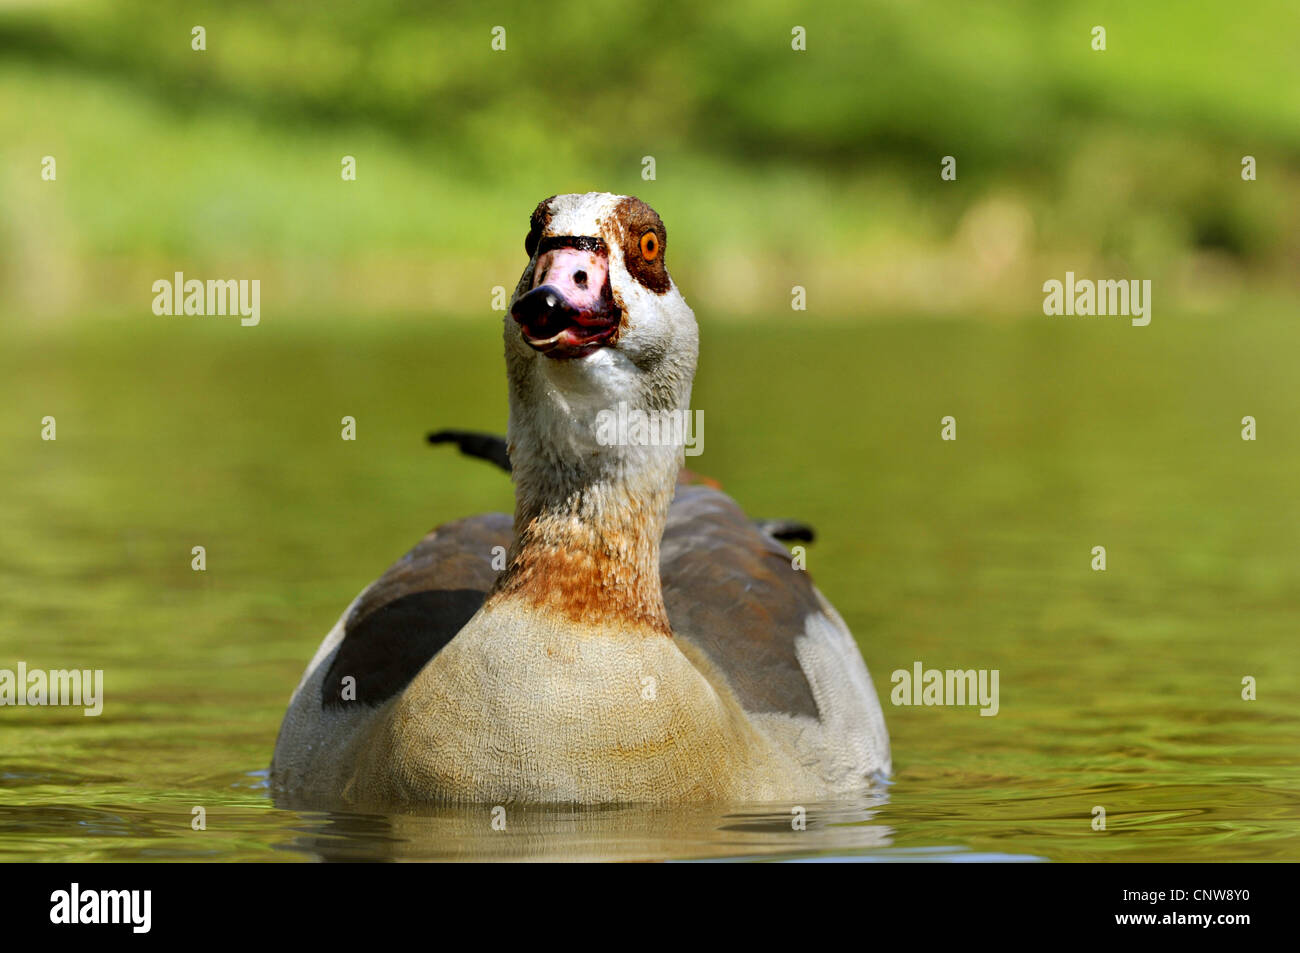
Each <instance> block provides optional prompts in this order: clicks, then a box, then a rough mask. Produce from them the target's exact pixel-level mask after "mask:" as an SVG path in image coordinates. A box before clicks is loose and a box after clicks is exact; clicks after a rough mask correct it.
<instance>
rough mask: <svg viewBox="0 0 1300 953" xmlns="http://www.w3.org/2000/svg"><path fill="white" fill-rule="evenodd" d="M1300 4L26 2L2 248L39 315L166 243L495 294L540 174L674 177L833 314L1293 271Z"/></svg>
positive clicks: (727, 254) (705, 270)
mask: <svg viewBox="0 0 1300 953" xmlns="http://www.w3.org/2000/svg"><path fill="white" fill-rule="evenodd" d="M195 24H201V25H203V26H204V27H205V29H206V30H207V49H206V51H204V52H195V51H193V50H191V48H190V29H191V27H192V26H193V25H195ZM796 24H798V25H801V26H803V27H805V28H806V29H807V36H808V41H807V45H808V48H807V51H806V52H801V53H796V52H793V51H792V50H791V45H790V36H791V28H792V27H793V26H794V25H796ZM1094 24H1101V25H1104V26H1105V27H1106V29H1107V31H1108V37H1107V39H1108V44H1107V45H1108V49H1107V50H1106V51H1105V52H1104V53H1098V52H1094V51H1093V50H1092V49H1091V46H1090V30H1091V28H1092V26H1093V25H1094ZM497 25H502V26H504V27H505V28H506V31H507V34H506V36H507V49H506V51H505V52H494V51H492V50H491V48H490V39H491V35H490V31H491V30H492V28H493V27H494V26H497ZM1298 28H1300V7H1297V6H1296V5H1295V4H1294V3H1292V2H1287V0H1262V2H1260V3H1256V4H1253V5H1251V7H1250V9H1249V10H1248V11H1247V10H1244V9H1243V8H1241V7H1240V6H1239V5H1236V4H1230V3H1227V2H1222V0H1214V2H1207V3H1199V4H1194V5H1188V4H1182V3H1178V2H1174V0H1162V2H1152V3H1146V4H1142V5H1139V6H1135V5H1132V4H1124V3H1118V2H1101V3H1096V2H1093V3H1082V2H1075V0H1068V2H1062V3H1054V4H1051V5H1045V4H1042V3H1038V2H1034V0H1018V2H1003V3H997V4H991V3H984V2H979V3H971V2H968V0H936V2H931V3H915V2H903V0H878V2H871V3H864V4H852V5H850V4H836V5H825V6H822V7H819V8H817V9H810V8H808V7H806V6H804V5H800V4H795V3H790V2H782V0H760V2H757V3H745V4H737V3H713V4H700V3H694V2H682V0H662V2H658V3H655V4H608V5H599V4H592V3H590V2H573V0H554V2H550V3H546V4H522V3H513V4H498V5H495V6H493V7H492V8H491V9H490V10H489V9H484V8H483V7H482V5H481V4H477V3H469V2H449V3H448V2H445V3H440V4H438V5H437V6H436V8H431V7H430V6H429V5H426V4H417V3H406V2H397V0H377V2H368V3H365V4H356V5H353V4H342V3H327V4H319V5H313V6H311V7H304V6H303V5H301V4H298V3H288V2H251V0H236V2H222V3H198V4H159V3H156V2H144V0H118V2H111V3H110V2H81V3H78V2H56V3H22V2H19V3H9V4H8V5H5V6H3V7H0V159H2V160H3V163H4V171H3V176H4V178H3V179H0V213H2V214H3V221H4V223H5V224H4V225H3V226H0V253H2V254H3V256H4V259H5V260H6V262H7V263H8V264H9V267H8V269H7V270H6V272H5V277H6V278H7V279H8V281H9V283H10V284H11V285H15V284H16V285H24V284H26V285H27V287H25V288H20V289H19V292H20V293H18V294H17V298H18V299H19V301H21V302H22V303H23V304H24V305H25V306H26V307H28V308H36V309H37V310H41V311H46V312H51V311H60V310H61V309H63V310H66V308H67V307H71V306H73V305H74V304H75V305H83V304H84V303H85V299H86V298H88V297H89V298H93V299H94V300H93V302H92V304H93V303H101V304H103V305H115V304H118V303H119V299H120V298H121V299H122V300H124V298H125V296H127V294H128V287H122V288H120V289H119V288H117V287H116V286H115V282H117V281H123V275H124V274H125V273H127V272H125V271H124V268H125V266H126V265H127V264H128V263H130V262H137V263H139V265H140V270H141V273H143V274H154V273H160V274H161V273H167V271H168V269H169V268H170V265H171V263H172V262H173V260H174V259H176V258H177V257H188V258H189V259H191V260H194V259H197V260H194V261H193V266H192V267H193V269H195V270H197V269H200V268H203V267H206V268H208V269H209V270H212V269H214V268H217V267H220V266H223V265H225V266H227V267H229V266H228V265H227V263H229V262H231V261H232V260H233V261H237V262H239V263H240V265H241V266H245V267H246V264H247V262H249V261H250V260H251V261H256V262H258V263H259V265H260V264H270V265H276V266H278V267H280V268H281V269H282V272H281V276H282V279H283V280H282V284H283V285H284V288H285V293H284V298H286V299H288V300H290V301H292V300H299V301H300V302H302V303H309V302H311V301H312V299H313V294H314V292H315V291H318V290H319V289H321V288H326V289H328V295H327V300H337V299H338V296H339V295H340V294H348V293H351V294H352V295H354V296H355V297H356V298H357V300H362V299H366V300H371V299H373V298H374V297H376V296H377V297H378V298H379V300H380V301H381V302H382V303H383V304H385V305H390V306H392V307H396V308H406V307H418V306H420V304H421V302H424V301H427V299H428V297H429V296H430V295H431V294H439V293H441V294H442V295H443V296H444V297H445V299H446V300H445V302H444V303H445V304H446V305H449V306H451V308H452V310H471V309H472V310H478V309H481V308H482V307H483V301H484V300H486V293H485V290H484V289H485V282H486V283H487V286H490V285H491V284H498V283H500V284H506V285H509V284H511V283H512V282H513V277H514V275H515V274H517V270H518V268H519V267H520V265H521V261H520V258H521V255H520V252H519V248H518V246H519V244H520V241H521V238H522V234H523V229H524V225H525V223H526V220H527V216H528V213H529V212H530V211H531V208H532V205H533V204H534V203H535V202H536V201H537V200H538V199H540V198H542V197H544V196H546V195H549V194H552V193H554V192H557V191H575V190H587V189H606V190H611V191H620V192H632V193H636V194H640V195H641V196H642V197H643V198H646V199H647V201H650V202H651V204H653V205H655V206H656V207H658V208H659V210H660V212H661V213H662V214H663V215H664V217H665V219H666V220H667V221H668V223H669V227H670V231H671V232H672V236H673V239H674V241H673V251H675V252H677V254H678V256H679V257H677V258H676V259H674V260H672V261H670V264H671V266H672V267H673V268H674V271H675V273H677V275H678V278H679V282H680V281H681V280H682V277H683V275H685V276H687V277H689V278H690V279H691V280H692V281H693V283H694V284H695V285H696V286H697V288H696V293H697V295H698V296H699V297H701V298H703V299H704V300H705V301H706V302H708V304H709V305H710V306H712V307H716V308H719V309H723V310H741V311H744V310H764V309H770V308H771V307H774V306H779V304H780V301H781V298H782V297H783V296H786V295H788V289H789V287H790V285H791V284H794V283H801V284H804V285H807V286H809V287H810V288H813V289H817V290H819V291H821V292H822V293H821V294H820V295H814V299H813V300H814V307H822V308H825V309H827V310H828V311H832V312H833V311H840V312H845V313H854V314H860V313H862V312H863V311H864V310H866V311H870V310H873V309H877V308H878V309H880V310H886V311H891V312H896V311H898V310H900V309H902V310H907V309H908V308H915V309H919V310H935V311H941V312H951V311H954V310H961V309H964V308H967V307H972V306H973V307H976V308H978V309H985V310H994V311H996V310H1008V309H1009V310H1013V311H1014V310H1021V309H1024V308H1035V307H1036V304H1037V301H1038V292H1037V289H1038V287H1039V285H1041V282H1042V280H1043V278H1044V277H1045V274H1044V272H1046V273H1047V274H1057V273H1059V272H1061V271H1063V270H1065V268H1067V267H1073V268H1074V269H1075V270H1076V271H1083V270H1085V269H1086V268H1088V267H1107V268H1109V269H1110V272H1111V273H1115V274H1120V273H1124V274H1142V275H1144V276H1155V277H1158V278H1169V279H1172V283H1173V284H1178V285H1180V286H1181V285H1182V284H1184V283H1186V282H1187V281H1188V280H1189V276H1190V279H1191V282H1192V283H1191V284H1190V286H1188V287H1185V288H1184V287H1180V289H1179V290H1180V292H1181V293H1180V294H1179V295H1178V296H1179V297H1185V298H1195V297H1196V296H1197V295H1199V294H1201V293H1202V292H1204V290H1205V289H1204V288H1202V287H1201V284H1199V282H1204V281H1209V282H1211V283H1212V284H1213V283H1216V282H1217V283H1218V284H1216V285H1215V287H1216V289H1218V290H1220V291H1221V290H1223V288H1222V287H1220V286H1221V285H1223V284H1224V282H1226V283H1227V291H1229V292H1232V291H1240V290H1241V288H1242V286H1243V285H1244V284H1245V283H1248V282H1253V283H1256V284H1262V285H1264V286H1268V287H1273V288H1275V287H1278V286H1281V287H1282V288H1284V289H1285V290H1286V291H1287V292H1288V293H1289V292H1291V291H1293V290H1294V288H1293V287H1291V285H1290V284H1288V283H1293V282H1294V277H1293V276H1292V275H1291V271H1292V269H1291V267H1290V266H1291V264H1292V263H1293V262H1294V261H1295V259H1296V257H1297V255H1298V254H1300V236H1298V235H1297V232H1296V230H1295V229H1294V228H1293V227H1292V223H1293V222H1295V221H1296V220H1297V218H1300V96H1297V94H1296V90H1297V89H1300V58H1298V57H1296V56H1295V55H1294V37H1295V36H1296V35H1297V31H1298ZM45 154H53V155H55V156H56V157H57V158H58V160H59V162H60V179H59V187H58V190H57V194H51V193H53V192H54V190H52V189H50V188H48V187H47V188H45V189H44V191H42V188H43V183H41V182H40V181H39V179H38V177H37V175H36V174H35V172H36V170H37V169H38V168H39V160H40V157H41V156H42V155H45ZM344 154H351V155H356V156H357V159H358V181H357V182H355V183H351V184H350V185H348V186H347V187H346V188H344V187H342V186H341V183H340V179H339V175H338V169H339V159H340V157H341V156H342V155H344ZM1245 154H1251V155H1255V156H1256V157H1257V159H1258V162H1259V176H1260V178H1259V181H1257V182H1253V183H1243V182H1242V180H1241V177H1240V162H1241V157H1242V156H1243V155H1245ZM645 155H653V156H654V157H655V158H656V161H657V166H658V168H657V172H658V178H657V180H656V181H653V182H647V181H643V180H642V179H641V175H640V173H641V158H642V156H645ZM944 155H954V156H956V157H957V161H958V181H957V182H941V181H940V179H939V174H938V173H939V161H940V158H941V157H942V156H944ZM50 256H52V257H53V258H55V259H56V261H54V262H53V263H51V262H50V261H47V260H46V258H48V257H50ZM435 260H436V262H437V266H436V267H438V268H440V269H442V270H443V272H444V277H445V276H446V275H450V276H451V277H445V280H442V281H440V283H439V284H437V285H436V286H434V285H432V284H431V283H430V282H427V281H425V280H424V279H423V278H422V277H421V276H422V275H423V274H425V270H427V269H428V268H430V267H431V262H433V261H435ZM340 262H344V263H354V262H360V263H361V265H362V267H361V270H360V271H359V272H358V273H356V274H352V275H350V276H349V277H348V279H347V280H346V281H343V280H341V279H338V276H337V275H334V272H335V271H336V269H337V267H338V265H339V263H340ZM130 274H131V277H130V280H129V282H126V281H123V283H124V285H127V286H129V287H130V288H133V287H135V286H136V284H137V283H138V279H137V278H136V276H135V274H134V272H130ZM32 276H41V277H40V278H39V282H37V279H36V278H34V277H32ZM53 283H59V284H61V285H62V287H63V288H64V289H65V298H63V299H61V298H60V297H59V296H58V295H54V297H53V298H50V297H49V291H48V286H49V285H50V284H53ZM86 286H90V287H93V288H95V289H97V292H96V295H95V296H92V295H90V294H89V292H88V291H87V290H86ZM864 292H865V293H864ZM136 296H137V297H138V295H136ZM105 299H106V300H105Z"/></svg>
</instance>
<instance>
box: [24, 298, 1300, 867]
mask: <svg viewBox="0 0 1300 953" xmlns="http://www.w3.org/2000/svg"><path fill="white" fill-rule="evenodd" d="M700 317H701V323H702V326H703V330H702V349H701V367H700V373H699V376H698V378H697V386H696V389H695V394H694V399H693V401H692V406H693V408H697V409H699V410H700V411H701V412H702V413H703V415H704V418H705V419H706V421H707V426H706V427H705V429H704V437H705V440H704V443H703V447H702V449H703V452H702V453H701V454H700V455H699V456H697V457H693V458H692V459H691V461H690V466H691V468H692V469H693V470H696V471H698V472H700V473H703V474H706V475H708V476H710V477H713V478H715V479H717V480H719V481H720V482H721V484H722V486H723V487H724V489H726V490H727V491H728V492H729V493H730V494H731V495H732V496H734V497H735V498H736V499H737V500H738V501H739V502H740V503H741V505H742V506H744V507H745V508H746V509H747V511H748V512H750V513H751V514H752V515H754V516H763V517H790V518H797V519H800V520H804V521H806V522H808V523H811V524H812V525H814V526H815V527H816V528H817V530H818V539H817V541H816V542H815V543H813V544H811V546H810V547H809V548H808V552H807V566H808V569H809V571H810V572H811V574H812V576H813V578H814V579H815V580H816V582H817V583H818V585H819V586H820V587H821V589H822V590H823V592H825V594H826V595H827V596H828V598H830V600H831V601H832V602H833V603H835V604H836V606H837V608H838V609H839V610H840V612H841V614H842V615H843V616H844V617H845V619H846V620H847V622H848V623H849V625H850V627H851V628H852V629H853V631H854V633H855V635H856V637H857V639H858V641H859V643H860V645H861V647H862V650H863V655H864V657H865V659H866V661H867V664H868V666H869V668H870V669H871V673H872V676H873V679H874V681H875V684H876V689H877V692H878V693H879V695H880V697H881V701H882V703H883V705H884V707H885V716H886V720H887V722H888V725H889V729H890V734H891V739H892V745H893V758H894V769H895V770H894V775H893V777H892V778H891V779H890V781H889V783H888V784H885V785H882V786H881V787H880V788H879V789H877V790H875V791H872V792H869V793H867V794H865V795H864V796H863V797H862V798H861V799H860V800H855V801H851V802H842V803H834V804H807V805H787V804H775V805H772V804H763V805H707V806H685V807H665V808H654V809H648V808H644V807H635V806H620V807H610V808H601V809H591V810H576V809H570V808H546V807H541V806H534V807H522V806H520V807H516V806H511V807H509V808H508V809H507V812H506V816H505V818H504V819H503V823H502V824H496V825H494V823H493V821H494V818H493V816H492V815H491V812H490V808H489V807H487V806H484V807H481V808H472V809H465V808H440V807H433V808H425V809H418V810H412V811H410V812H408V813H401V814H387V815H385V814H365V813H357V812H345V813H331V812H324V811H318V810H309V809H306V808H302V807H297V806H295V805H282V804H281V805H277V804H276V803H275V801H274V800H273V799H272V798H271V796H270V793H269V790H268V787H267V783H266V768H267V765H268V763H269V761H270V755H271V750H272V746H273V744H274V741H275V736H276V730H277V728H278V726H279V721H280V718H281V717H282V715H283V713H284V709H285V706H286V704H287V702H288V699H289V696H290V694H291V692H292V691H293V688H294V686H295V685H296V684H297V681H298V678H299V677H300V675H301V674H302V671H303V668H304V667H305V666H306V664H307V662H308V660H309V659H310V658H311V656H312V654H313V652H314V651H315V648H316V646H317V644H318V643H319V642H320V640H321V638H322V637H323V636H324V634H325V632H326V631H327V630H328V629H329V628H330V626H331V625H332V624H333V623H334V621H335V619H336V618H337V617H338V615H339V614H340V613H341V612H342V611H343V609H344V608H345V607H346V606H347V605H348V603H349V602H350V600H351V599H352V598H353V596H354V595H356V593H357V592H358V591H360V589H361V588H362V587H363V586H364V585H365V584H366V583H368V582H369V581H370V580H372V579H373V578H375V577H376V576H378V575H379V573H380V572H382V571H383V569H384V568H386V567H387V566H388V565H389V564H390V563H391V562H392V561H393V560H394V559H396V558H397V557H398V556H399V555H401V554H402V553H403V552H405V550H406V549H407V548H409V546H410V545H412V544H413V543H414V542H415V540H417V539H418V538H419V537H420V536H421V535H422V534H423V533H424V532H425V531H427V530H428V529H429V528H431V527H432V526H434V525H436V524H438V523H440V522H443V521H446V520H450V519H454V518H457V517H459V516H463V515H466V514H469V513H473V512H481V511H486V510H509V509H510V507H511V488H510V483H509V480H508V478H507V477H506V476H505V475H504V474H501V473H499V472H497V471H495V470H493V469H492V468H491V467H489V466H488V465H487V464H484V463H481V462H478V461H474V460H469V459H466V458H463V457H460V456H458V455H457V454H456V453H455V452H454V451H453V450H451V449H449V448H446V447H438V448H433V447H429V446H427V445H426V444H425V443H424V441H423V438H424V434H425V433H426V432H427V431H429V430H432V429H436V428H439V427H447V426H453V427H464V428H471V429H481V430H488V431H495V432H502V431H503V430H504V425H505V416H506V409H505V385H504V377H503V368H502V358H501V342H500V324H499V322H500V316H499V315H492V314H485V315H483V316H480V317H476V318H463V317H436V316H432V315H430V316H428V317H426V318H420V319H416V318H411V317H394V318H388V319H382V320H381V319H379V318H374V317H369V318H366V319H364V320H362V319H355V320H343V319H341V318H321V317H318V316H314V315H297V316H283V315H278V314H275V313H274V310H273V306H272V304H271V302H270V301H269V299H268V301H267V302H266V303H265V306H264V308H263V317H262V321H261V322H260V324H259V325H257V326H255V327H240V326H239V324H238V322H232V321H229V320H222V319H206V318H200V317H157V316H154V315H152V314H150V313H148V312H147V310H146V311H145V312H144V313H143V314H141V315H139V316H131V317H124V318H120V319H112V320H109V319H104V320H98V321H94V322H91V321H89V320H86V321H84V322H81V323H76V324H68V325H53V326H49V327H35V326H32V325H14V324H9V325H8V326H7V327H6V328H5V329H4V330H0V372H2V378H0V393H3V397H4V400H3V406H4V414H3V416H2V417H0V445H2V448H3V453H2V454H0V486H3V488H4V492H3V494H0V668H6V669H14V668H15V667H16V666H17V665H18V663H20V662H22V663H24V664H25V665H26V666H27V667H28V668H29V669H36V668H41V669H68V668H78V669H91V670H102V671H103V673H104V674H103V679H104V681H103V699H102V702H103V711H102V714H100V715H99V716H97V717H88V716H86V715H84V714H83V713H82V710H81V709H79V708H54V707H46V708H30V707H24V708H17V707H3V708H0V860H241V861H250V860H251V861H258V860H265V861H285V860H313V859H320V858H349V859H379V858H400V859H424V858H429V859H432V858H448V859H453V858H454V859H505V858H509V859H598V858H613V859H683V860H685V859H693V858H746V857H752V858H773V857H786V858H820V859H828V858H833V859H855V860H874V861H899V860H951V861H962V860H986V859H994V860H1017V861H1097V860H1134V861H1139V860H1140V861H1163V860H1268V859H1283V858H1286V857H1288V856H1289V857H1291V858H1294V856H1295V853H1296V846H1297V837H1298V836H1300V764H1298V762H1297V753H1298V751H1300V748H1298V742H1300V719H1298V718H1297V713H1298V712H1300V652H1297V650H1296V645H1297V636H1298V635H1300V558H1298V557H1300V545H1298V542H1300V495H1298V494H1297V493H1296V487H1297V482H1296V481H1297V477H1296V475H1297V473H1300V413H1298V411H1300V400H1298V399H1297V392H1296V388H1295V377H1294V371H1295V357H1294V356H1295V354H1296V353H1297V346H1300V330H1298V329H1297V327H1296V325H1295V323H1294V320H1293V317H1292V316H1290V315H1288V314H1287V313H1286V312H1285V310H1284V309H1282V308H1274V309H1271V310H1270V308H1268V307H1266V306H1261V307H1260V308H1259V309H1258V310H1257V311H1256V312H1253V313H1250V314H1224V315H1206V316H1197V317H1187V318H1182V317H1176V316H1172V315H1171V316H1168V317H1165V318H1163V320H1162V319H1161V318H1160V317H1159V316H1158V317H1157V319H1156V320H1155V321H1153V322H1152V323H1151V324H1150V325H1149V326H1147V327H1143V328H1135V327H1132V326H1130V325H1129V323H1128V322H1127V321H1124V322H1120V321H1116V320H1110V319H1087V318H1066V317H1052V318H1049V317H1045V316H1041V315H1040V316H1034V317H1031V318H1027V319H1025V320H1022V321H1000V322H990V321H976V320H973V319H970V318H967V317H964V316H956V317H954V318H953V319H951V320H937V319H902V318H900V319H899V320H896V321H873V322H864V323H861V324H854V323H847V322H846V323H842V324H816V323H813V322H812V321H811V320H809V319H806V318H805V317H803V316H802V315H801V316H800V317H799V318H798V321H799V322H800V324H799V326H798V327H793V326H791V320H790V319H789V318H784V319H781V320H779V321H778V320H766V321H765V320H755V321H748V322H742V321H739V320H726V321H710V320H709V317H708V316H707V315H701V316H700ZM1247 415H1250V416H1253V417H1254V418H1255V419H1256V421H1257V427H1258V437H1257V439H1256V440H1254V441H1247V440H1243V439H1242V437H1241V430H1242V418H1243V417H1245V416H1247ZM345 416H351V417H353V418H355V422H356V424H355V425H356V436H357V439H356V440H355V441H344V440H341V439H340V431H341V427H342V424H341V421H342V418H343V417H345ZM949 416H950V417H952V418H953V423H954V426H955V434H956V439H955V440H942V439H941V436H940V432H941V420H942V419H943V418H945V417H949ZM46 417H53V418H54V419H55V421H56V423H57V439H55V440H52V441H50V440H42V439H41V431H42V426H43V425H42V421H43V419H44V418H46ZM196 546H202V547H203V552H204V558H205V561H206V568H205V569H204V570H203V571H201V572H200V571H195V570H194V569H193V568H192V561H193V560H194V556H193V550H194V547H196ZM1096 547H1104V549H1105V559H1106V565H1105V569H1104V570H1101V569H1094V568H1093V567H1094V566H1095V565H1096V564H1097V563H1096ZM918 663H919V664H920V665H921V666H922V667H923V668H924V669H931V668H933V669H939V670H948V669H959V670H969V669H975V670H981V671H986V672H992V671H996V672H997V673H998V674H999V679H998V686H999V696H1000V697H999V703H998V707H997V713H996V715H993V716H991V717H989V716H983V715H981V713H980V709H979V707H976V706H969V705H968V706H964V707H955V706H950V707H945V706H927V705H906V706H904V705H896V704H893V703H892V702H891V692H892V691H893V689H894V682H893V680H892V675H893V673H895V672H907V673H911V672H912V671H913V670H914V667H915V666H916V665H917V664H918ZM1243 680H1245V681H1243ZM1248 684H1249V685H1253V686H1254V688H1253V692H1254V695H1255V697H1254V699H1253V700H1249V699H1247V698H1243V692H1244V691H1246V688H1245V686H1246V685H1248ZM1246 693H1247V694H1249V692H1246ZM197 808H202V812H201V813H202V815H203V818H204V822H205V825H206V829H205V830H200V831H196V830H194V829H193V827H192V824H193V822H194V818H195V817H196V809H197ZM1098 808H1100V809H1101V810H1102V811H1104V821H1105V828H1104V829H1097V827H1098V826H1099V818H1100V817H1101V815H1100V814H1099V813H1098V810H1097V809H1098ZM800 810H802V814H801V813H800ZM501 827H504V829H499V828H501Z"/></svg>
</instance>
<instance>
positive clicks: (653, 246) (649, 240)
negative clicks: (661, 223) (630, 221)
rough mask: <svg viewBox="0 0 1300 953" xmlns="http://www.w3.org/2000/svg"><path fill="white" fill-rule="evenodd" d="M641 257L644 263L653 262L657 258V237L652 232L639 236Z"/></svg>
mask: <svg viewBox="0 0 1300 953" xmlns="http://www.w3.org/2000/svg"><path fill="white" fill-rule="evenodd" d="M641 257H642V258H644V259H645V260H646V261H654V260H655V259H656V258H658V257H659V236H658V235H656V234H655V233H654V232H646V233H645V234H644V235H642V236H641Z"/></svg>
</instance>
